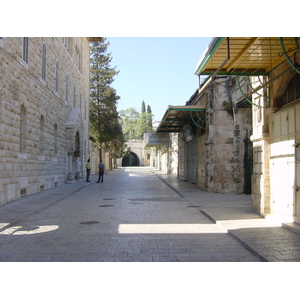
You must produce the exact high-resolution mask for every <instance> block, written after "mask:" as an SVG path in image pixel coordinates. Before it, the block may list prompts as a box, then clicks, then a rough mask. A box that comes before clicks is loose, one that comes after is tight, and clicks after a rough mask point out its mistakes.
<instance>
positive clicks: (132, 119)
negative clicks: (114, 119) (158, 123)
mask: <svg viewBox="0 0 300 300" xmlns="http://www.w3.org/2000/svg"><path fill="white" fill-rule="evenodd" d="M143 103H144V101H143V102H142V112H141V113H139V112H138V111H136V110H135V109H134V108H128V109H126V110H121V111H120V117H121V118H122V129H123V133H124V135H125V139H126V140H131V139H136V140H141V139H143V138H144V133H147V132H153V129H152V114H151V113H148V112H146V110H145V105H143ZM143 108H144V111H143ZM149 118H151V126H149V121H148V120H149Z"/></svg>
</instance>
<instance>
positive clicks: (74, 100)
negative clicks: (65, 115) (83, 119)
mask: <svg viewBox="0 0 300 300" xmlns="http://www.w3.org/2000/svg"><path fill="white" fill-rule="evenodd" d="M73 102H74V108H75V107H76V87H75V85H74V99H73Z"/></svg>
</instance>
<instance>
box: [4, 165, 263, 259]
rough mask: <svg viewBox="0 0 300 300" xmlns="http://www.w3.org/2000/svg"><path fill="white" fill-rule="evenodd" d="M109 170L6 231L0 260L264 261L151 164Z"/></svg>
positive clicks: (57, 191)
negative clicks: (101, 178)
mask: <svg viewBox="0 0 300 300" xmlns="http://www.w3.org/2000/svg"><path fill="white" fill-rule="evenodd" d="M107 174H108V175H105V176H104V183H103V184H101V183H93V184H91V185H89V186H87V187H85V188H83V189H81V190H80V191H78V192H77V193H74V194H72V195H70V196H68V197H65V198H63V199H62V200H60V201H58V202H56V203H54V204H52V205H50V206H49V207H47V208H44V209H42V210H41V211H39V212H37V213H35V214H32V215H31V216H29V217H27V218H25V219H23V220H22V221H20V222H19V223H17V224H14V225H13V226H12V227H9V228H7V229H5V230H3V231H1V232H0V261H2V262H6V261H10V262H11V261H15V262H33V261H39V262H47V261H51V262H70V261H73V262H82V261H83V262H116V261H118V262H130V261H134V262H161V261H164V262H177V261H179V262H242V261H244V262H256V261H260V259H259V258H257V257H256V256H255V255H254V254H252V253H251V252H250V251H248V250H247V249H246V248H245V247H244V246H242V245H241V244H240V243H239V241H237V240H236V239H235V238H234V237H232V236H231V235H229V234H228V233H227V232H226V230H224V228H223V227H221V226H218V225H216V224H214V223H213V222H212V221H211V220H210V219H209V218H207V217H206V216H205V215H204V214H202V213H201V212H200V210H199V208H198V207H196V206H195V205H192V204H191V203H189V202H188V201H187V200H186V199H185V198H182V197H181V196H180V195H179V194H178V193H177V192H176V191H174V190H173V189H171V188H170V187H169V186H168V185H167V184H166V183H164V182H163V181H162V180H160V179H159V178H158V177H157V176H155V175H154V174H153V173H151V172H150V171H149V170H148V169H146V168H133V167H131V168H119V169H117V170H115V171H113V172H110V173H107ZM92 179H94V180H95V179H96V175H94V176H93V177H92ZM55 192H56V193H59V188H57V189H55Z"/></svg>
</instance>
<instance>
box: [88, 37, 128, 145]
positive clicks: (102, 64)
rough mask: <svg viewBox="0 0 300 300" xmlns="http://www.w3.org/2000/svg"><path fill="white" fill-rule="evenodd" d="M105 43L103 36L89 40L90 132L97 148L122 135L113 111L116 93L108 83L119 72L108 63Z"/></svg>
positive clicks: (117, 118) (115, 111)
mask: <svg viewBox="0 0 300 300" xmlns="http://www.w3.org/2000/svg"><path fill="white" fill-rule="evenodd" d="M108 45H109V42H108V41H107V40H106V39H104V40H103V41H93V42H91V43H90V56H91V57H90V61H91V65H90V134H91V139H92V140H93V141H95V143H96V145H97V146H98V147H99V148H102V147H103V146H109V144H110V143H112V142H113V141H115V140H122V138H121V137H122V136H123V133H122V127H121V124H120V122H119V114H118V112H117V102H118V100H119V99H120V97H119V96H118V95H117V93H116V90H115V89H114V88H112V87H111V84H112V83H113V81H114V76H116V75H117V74H118V73H119V72H118V71H116V69H115V68H112V67H111V66H110V63H111V60H112V57H111V53H107V48H108Z"/></svg>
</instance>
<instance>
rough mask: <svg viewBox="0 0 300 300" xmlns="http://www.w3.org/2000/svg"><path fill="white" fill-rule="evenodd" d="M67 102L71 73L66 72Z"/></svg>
mask: <svg viewBox="0 0 300 300" xmlns="http://www.w3.org/2000/svg"><path fill="white" fill-rule="evenodd" d="M66 102H69V75H68V74H66Z"/></svg>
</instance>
